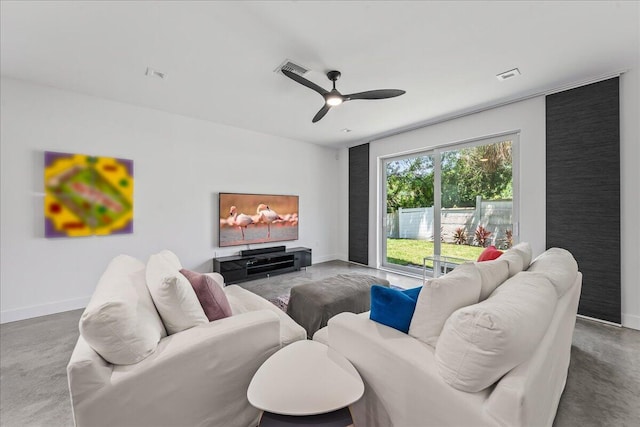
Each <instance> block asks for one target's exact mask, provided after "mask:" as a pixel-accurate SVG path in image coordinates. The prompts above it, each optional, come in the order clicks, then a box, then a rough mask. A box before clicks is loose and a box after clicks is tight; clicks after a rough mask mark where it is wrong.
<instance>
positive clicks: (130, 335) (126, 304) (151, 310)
mask: <svg viewBox="0 0 640 427" xmlns="http://www.w3.org/2000/svg"><path fill="white" fill-rule="evenodd" d="M79 327H80V334H81V335H82V337H83V338H84V340H85V341H86V342H87V344H89V346H91V348H93V349H94V350H95V351H96V352H97V353H98V354H99V355H100V356H102V358H103V359H105V360H106V361H107V362H109V363H112V364H115V365H130V364H133V363H138V362H139V361H141V360H142V359H144V358H145V357H147V356H148V355H150V354H151V353H152V352H153V351H154V350H155V349H156V347H157V345H158V342H159V341H160V339H161V338H162V337H164V336H166V332H165V330H164V326H163V325H162V322H161V320H160V317H159V316H158V312H157V311H156V309H155V307H154V305H153V302H152V301H151V296H150V295H149V291H148V290H147V287H146V284H145V279H144V264H143V263H141V262H140V261H138V260H137V259H135V258H132V257H130V256H128V255H119V256H117V257H115V258H114V259H113V260H112V261H111V262H110V263H109V266H108V267H107V269H106V271H105V272H104V274H103V275H102V276H101V277H100V280H99V282H98V286H97V287H96V289H95V291H94V293H93V296H92V297H91V301H89V304H88V305H87V307H86V309H85V310H84V313H82V316H81V317H80V323H79Z"/></svg>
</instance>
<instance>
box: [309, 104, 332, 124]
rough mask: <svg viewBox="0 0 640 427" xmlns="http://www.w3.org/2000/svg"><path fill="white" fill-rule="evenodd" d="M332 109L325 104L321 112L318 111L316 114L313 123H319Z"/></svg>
mask: <svg viewBox="0 0 640 427" xmlns="http://www.w3.org/2000/svg"><path fill="white" fill-rule="evenodd" d="M330 109H331V105H328V104H324V106H323V107H322V108H321V109H320V111H318V112H317V113H316V115H315V116H313V120H311V121H312V122H313V123H315V122H317V121H318V120H320V119H321V118H323V117H324V115H325V114H327V112H329V110H330Z"/></svg>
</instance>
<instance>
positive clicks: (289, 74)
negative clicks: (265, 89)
mask: <svg viewBox="0 0 640 427" xmlns="http://www.w3.org/2000/svg"><path fill="white" fill-rule="evenodd" d="M280 71H282V74H284V75H285V76H287V77H289V78H290V79H291V80H294V81H296V82H298V83H300V84H301V85H303V86H306V87H308V88H309V89H312V90H315V91H316V92H318V93H319V94H320V95H322V96H324V95H326V94H327V93H329V91H328V90H326V89H325V88H323V87H320V86H318V85H317V84H315V83H313V82H310V81H309V80H307V79H305V78H304V77H302V76H299V75H297V74H296V73H292V72H291V71H289V70H280Z"/></svg>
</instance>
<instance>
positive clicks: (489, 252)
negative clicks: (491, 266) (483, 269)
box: [478, 245, 502, 261]
mask: <svg viewBox="0 0 640 427" xmlns="http://www.w3.org/2000/svg"><path fill="white" fill-rule="evenodd" d="M500 255H502V251H500V250H498V249H496V247H495V246H493V245H491V246H489V247H487V248H485V250H484V251H482V253H481V254H480V256H479V257H478V261H491V260H493V259H496V258H498V257H499V256H500Z"/></svg>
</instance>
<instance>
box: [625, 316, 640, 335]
mask: <svg viewBox="0 0 640 427" xmlns="http://www.w3.org/2000/svg"><path fill="white" fill-rule="evenodd" d="M622 326H624V327H625V328H629V329H636V330H638V331H640V316H636V315H635V314H625V313H622Z"/></svg>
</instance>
